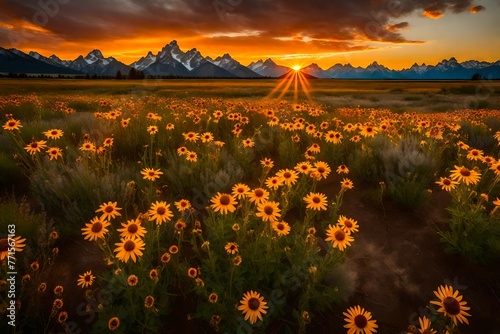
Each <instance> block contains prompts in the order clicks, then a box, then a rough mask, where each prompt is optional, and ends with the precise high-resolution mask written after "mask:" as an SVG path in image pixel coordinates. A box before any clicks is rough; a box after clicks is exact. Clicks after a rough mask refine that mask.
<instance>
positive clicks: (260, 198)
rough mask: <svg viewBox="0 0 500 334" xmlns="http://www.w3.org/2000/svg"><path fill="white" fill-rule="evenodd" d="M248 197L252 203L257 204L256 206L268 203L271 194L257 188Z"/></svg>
mask: <svg viewBox="0 0 500 334" xmlns="http://www.w3.org/2000/svg"><path fill="white" fill-rule="evenodd" d="M248 196H249V197H250V202H251V203H254V202H255V204H259V203H262V202H265V201H267V199H268V198H269V192H268V191H266V190H265V189H262V188H255V189H254V190H252V191H251V192H250V194H249V195H248Z"/></svg>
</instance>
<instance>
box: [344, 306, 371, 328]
mask: <svg viewBox="0 0 500 334" xmlns="http://www.w3.org/2000/svg"><path fill="white" fill-rule="evenodd" d="M342 313H343V314H344V315H345V316H346V318H344V321H345V322H347V324H345V325H344V328H347V329H348V330H347V334H371V333H376V332H377V330H376V328H378V325H377V324H376V322H377V321H376V320H371V318H372V314H371V312H368V311H365V309H364V308H362V307H361V306H359V305H357V306H354V307H349V308H348V309H347V312H342Z"/></svg>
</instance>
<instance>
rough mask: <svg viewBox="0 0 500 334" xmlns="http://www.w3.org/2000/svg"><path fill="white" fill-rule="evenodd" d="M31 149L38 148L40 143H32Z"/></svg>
mask: <svg viewBox="0 0 500 334" xmlns="http://www.w3.org/2000/svg"><path fill="white" fill-rule="evenodd" d="M30 146H31V148H37V147H38V143H31V145H30Z"/></svg>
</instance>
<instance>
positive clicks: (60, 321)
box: [57, 311, 68, 324]
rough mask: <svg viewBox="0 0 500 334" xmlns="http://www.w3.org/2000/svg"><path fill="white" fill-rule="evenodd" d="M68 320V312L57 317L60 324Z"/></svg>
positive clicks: (63, 312)
mask: <svg viewBox="0 0 500 334" xmlns="http://www.w3.org/2000/svg"><path fill="white" fill-rule="evenodd" d="M66 320H68V312H66V311H62V312H59V315H58V316H57V322H58V323H60V324H64V323H65V322H66Z"/></svg>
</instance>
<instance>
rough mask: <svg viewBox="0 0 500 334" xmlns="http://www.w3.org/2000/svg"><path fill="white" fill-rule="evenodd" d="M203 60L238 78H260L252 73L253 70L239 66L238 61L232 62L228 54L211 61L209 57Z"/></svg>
mask: <svg viewBox="0 0 500 334" xmlns="http://www.w3.org/2000/svg"><path fill="white" fill-rule="evenodd" d="M205 59H206V60H208V61H209V62H211V63H212V64H214V65H217V66H219V67H221V68H223V69H225V70H226V71H228V72H230V73H232V74H234V75H235V76H237V77H240V78H258V77H261V75H260V74H258V73H256V72H254V71H253V70H251V69H249V68H248V67H245V66H243V65H241V64H240V63H239V62H238V61H236V60H234V59H233V58H232V57H231V56H230V55H229V54H228V53H226V54H224V55H223V56H219V57H217V58H215V59H212V58H210V57H206V58H205Z"/></svg>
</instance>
